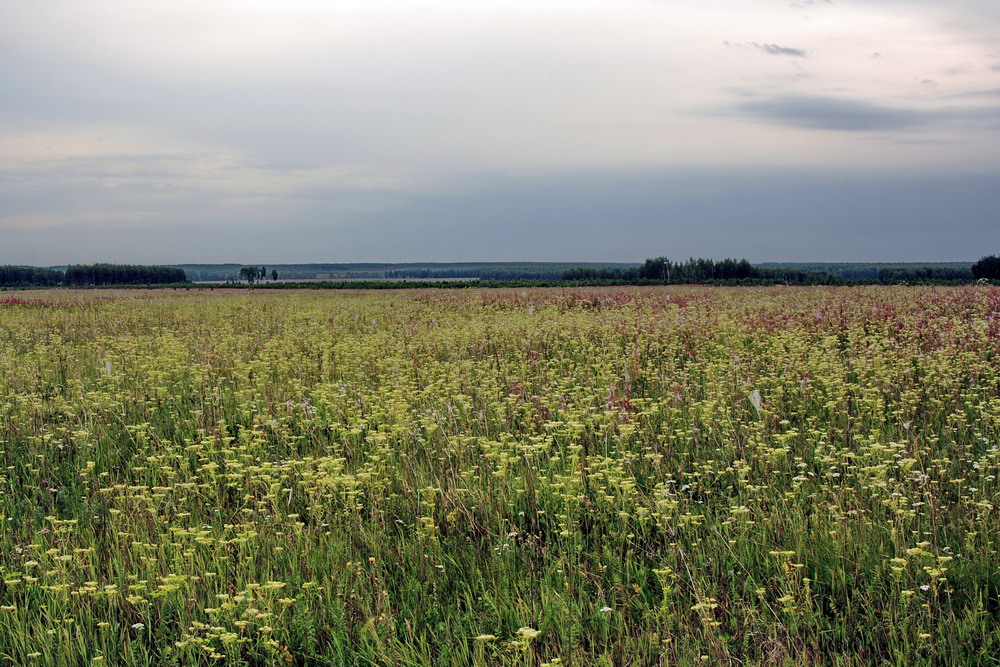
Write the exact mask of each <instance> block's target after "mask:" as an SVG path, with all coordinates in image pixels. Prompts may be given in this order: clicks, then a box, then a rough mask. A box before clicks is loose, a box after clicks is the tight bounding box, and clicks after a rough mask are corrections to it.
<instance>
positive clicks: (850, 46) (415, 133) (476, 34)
mask: <svg viewBox="0 0 1000 667" xmlns="http://www.w3.org/2000/svg"><path fill="white" fill-rule="evenodd" d="M0 90H2V91H3V93H2V95H3V104H2V105H0V264H5V263H26V264H62V263H68V262H84V261H121V262H126V261H128V262H149V263H173V262H223V261H242V262H261V261H263V262H270V263H275V262H305V261H331V262H332V261H420V260H425V261H430V260H442V261H449V260H521V259H524V260H547V259H551V260H566V261H572V260H606V261H641V260H642V259H643V258H645V257H647V256H653V255H668V256H672V257H677V258H683V257H687V256H689V255H701V256H714V257H721V256H724V255H731V256H746V257H748V258H749V259H751V260H754V261H768V260H788V261H794V260H803V261H806V260H817V261H822V260H829V261H838V260H839V261H851V260H858V261H876V260H885V261H906V260H912V261H924V260H926V261H929V260H940V261H951V260H963V259H967V260H968V259H976V258H978V257H979V256H980V255H981V254H984V252H987V253H988V252H989V251H998V252H1000V247H996V248H992V247H990V245H991V244H992V245H994V246H1000V243H998V238H1000V235H998V229H1000V217H998V214H997V213H996V212H997V211H1000V5H997V4H996V3H995V2H994V1H993V0H950V1H949V2H944V1H943V0H942V1H939V2H932V1H930V0H923V1H921V0H911V1H908V2H902V1H900V0H854V1H851V0H838V1H837V2H832V1H831V0H799V1H798V2H787V1H785V2H772V1H770V0H718V1H716V2H712V3H699V4H698V5H695V4H694V3H687V2H681V1H680V0H624V1H617V2H613V1H611V0H605V1H596V0H575V1H573V2H570V1H545V0H542V1H539V2H531V3H528V2H485V1H481V0H472V1H468V0H467V1H465V2H428V3H423V4H421V5H420V6H416V5H414V4H413V3H402V2H380V1H370V2H333V3H321V2H317V1H314V0H289V1H287V2H277V1H267V2H265V1H263V0H254V1H242V2H236V1H229V0H225V1H221V2H213V3H202V2H194V1H192V0H179V1H177V2H172V3H152V2H135V3H128V4H126V5H122V4H121V3H117V2H110V1H95V0H79V1H69V0H55V1H53V2H47V3H44V4H39V3H36V2H29V1H26V0H7V1H6V2H5V3H3V5H2V6H0Z"/></svg>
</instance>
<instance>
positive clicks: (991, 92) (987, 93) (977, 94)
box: [949, 88, 1000, 99]
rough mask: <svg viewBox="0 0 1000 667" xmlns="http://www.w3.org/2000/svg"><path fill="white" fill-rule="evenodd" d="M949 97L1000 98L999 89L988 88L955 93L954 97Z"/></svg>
mask: <svg viewBox="0 0 1000 667" xmlns="http://www.w3.org/2000/svg"><path fill="white" fill-rule="evenodd" d="M949 97H953V98H960V99H961V98H965V99H974V98H991V97H1000V88H990V89H987V90H967V91H965V92H964V93H955V94H954V95H950V96H949Z"/></svg>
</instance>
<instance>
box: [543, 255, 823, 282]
mask: <svg viewBox="0 0 1000 667" xmlns="http://www.w3.org/2000/svg"><path fill="white" fill-rule="evenodd" d="M562 279H563V280H565V281H569V282H590V281H614V282H622V283H635V284H667V285H669V284H685V283H713V282H726V283H753V282H786V283H797V284H838V283H841V282H843V280H842V279H840V278H837V277H835V276H831V275H830V274H828V273H822V272H819V271H806V270H802V269H786V268H778V267H767V268H764V267H759V266H754V265H753V264H751V263H750V262H748V261H747V260H745V259H740V260H736V259H724V260H722V261H719V262H717V261H714V260H711V259H704V258H699V259H694V258H691V259H689V260H688V261H686V262H674V261H672V260H670V259H667V258H666V257H657V258H655V259H647V260H646V261H645V262H644V263H643V264H642V265H641V266H638V267H636V268H629V269H616V268H574V269H568V270H567V271H564V272H563V274H562Z"/></svg>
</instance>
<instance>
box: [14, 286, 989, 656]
mask: <svg viewBox="0 0 1000 667" xmlns="http://www.w3.org/2000/svg"><path fill="white" fill-rule="evenodd" d="M0 441H2V442H0V460H2V461H3V467H4V468H5V469H4V470H2V471H0V472H2V474H0V485H2V493H0V516H2V520H0V569H2V583H0V607H2V608H0V661H6V662H7V663H11V664H29V663H31V662H32V661H34V662H35V663H37V664H51V665H69V664H88V663H92V662H96V663H100V662H102V661H103V662H105V663H106V664H110V665H191V664H232V665H264V664H283V663H284V664H301V665H306V664H309V665H313V664H320V665H322V664H328V665H339V664H370V665H397V664H398V665H468V664H479V665H495V664H510V665H555V664H560V663H561V664H564V665H655V664H740V665H743V664H788V665H793V664H794V665H799V664H830V665H862V664H887V663H888V664H901V665H902V664H907V665H908V664H998V661H997V658H996V656H998V655H1000V624H998V620H1000V597H998V596H1000V559H998V556H997V545H998V540H1000V520H998V516H997V503H998V501H1000V490H998V485H997V474H998V468H1000V452H998V445H1000V290H998V289H995V288H988V287H982V288H978V287H977V288H972V287H970V288H959V289H950V288H948V289H929V288H927V289H925V288H910V289H902V288H815V289H814V288H800V289H787V288H786V289H776V288H775V289H762V288H745V289H738V288H733V289H722V288H715V289H706V288H630V289H626V290H610V289H590V290H586V289H584V290H525V291H517V290H513V291H473V290H469V291H462V292H451V291H449V292H435V291H427V292H405V293H404V292H378V293H370V292H360V291H359V292H346V291H345V292H337V293H332V294H331V293H321V292H303V293H298V292H296V293H284V292H282V293H278V292H268V293H226V294H223V293H220V292H183V293H170V292H156V293H148V292H138V291H137V292H129V291H121V292H109V293H102V298H101V299H100V300H91V299H87V298H86V297H73V296H67V295H65V293H60V292H51V293H38V292H36V293H33V294H32V297H31V299H30V300H24V301H23V302H19V301H12V302H10V303H8V304H4V305H3V306H0Z"/></svg>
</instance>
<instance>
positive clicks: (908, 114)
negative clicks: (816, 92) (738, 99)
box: [737, 95, 941, 132]
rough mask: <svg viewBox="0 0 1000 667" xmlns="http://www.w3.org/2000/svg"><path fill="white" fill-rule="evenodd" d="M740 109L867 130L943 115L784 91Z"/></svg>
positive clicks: (781, 119)
mask: <svg viewBox="0 0 1000 667" xmlns="http://www.w3.org/2000/svg"><path fill="white" fill-rule="evenodd" d="M737 109H738V110H739V111H740V112H741V113H743V114H746V115H748V116H752V117H755V118H759V119H761V120H765V121H769V122H773V123H779V124H782V125H792V126H795V127H806V128H811V129H817V130H841V131H848V132H867V131H873V130H881V131H886V130H889V131H892V130H905V129H909V128H912V127H916V126H919V125H924V124H926V123H930V122H933V121H935V120H939V119H941V114H940V113H936V112H928V111H917V110H913V109H900V108H895V107H890V106H884V105H880V104H875V103H873V102H865V101H862V100H851V99H844V98H838V97H822V96H809V95H783V96H778V97H771V98H767V99H761V100H753V101H749V102H743V103H741V104H739V105H738V106H737Z"/></svg>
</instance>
